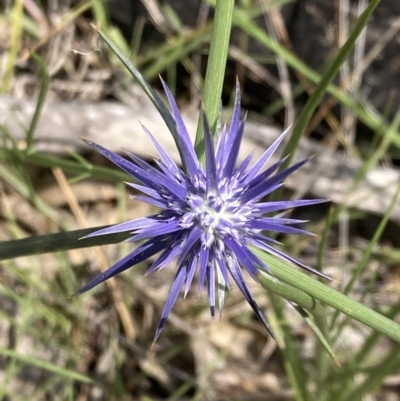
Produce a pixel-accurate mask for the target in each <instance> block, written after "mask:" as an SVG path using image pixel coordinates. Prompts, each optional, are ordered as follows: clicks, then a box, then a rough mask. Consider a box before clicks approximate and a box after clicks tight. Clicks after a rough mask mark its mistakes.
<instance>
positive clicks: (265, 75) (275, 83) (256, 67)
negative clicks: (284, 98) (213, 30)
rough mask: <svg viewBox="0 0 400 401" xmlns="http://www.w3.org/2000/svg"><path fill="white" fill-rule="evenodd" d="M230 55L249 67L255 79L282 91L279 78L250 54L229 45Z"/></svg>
mask: <svg viewBox="0 0 400 401" xmlns="http://www.w3.org/2000/svg"><path fill="white" fill-rule="evenodd" d="M229 55H230V56H231V57H232V58H234V59H236V60H240V62H241V63H242V65H243V66H244V67H246V68H247V70H248V71H249V73H250V74H249V75H250V76H251V77H252V79H254V81H256V82H261V83H263V82H264V83H265V82H266V83H267V84H268V85H269V86H271V88H273V89H275V90H276V91H277V92H278V93H281V85H280V82H279V80H278V79H276V77H275V76H274V75H273V74H271V73H270V72H269V71H268V70H267V69H266V68H265V67H263V66H262V65H261V64H260V63H259V62H257V61H254V60H253V59H252V58H251V57H250V56H249V55H247V54H246V53H244V52H243V51H242V50H240V49H239V48H238V47H236V46H233V45H232V46H229Z"/></svg>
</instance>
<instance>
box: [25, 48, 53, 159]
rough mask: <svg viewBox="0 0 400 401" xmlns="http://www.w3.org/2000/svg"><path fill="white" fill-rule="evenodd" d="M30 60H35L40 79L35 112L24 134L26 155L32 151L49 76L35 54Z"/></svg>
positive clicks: (42, 61) (39, 58)
mask: <svg viewBox="0 0 400 401" xmlns="http://www.w3.org/2000/svg"><path fill="white" fill-rule="evenodd" d="M31 56H32V58H33V59H34V60H35V62H36V64H37V65H38V66H39V70H40V77H41V84H40V91H39V96H38V100H37V103H36V107H35V112H34V114H33V117H32V120H31V123H30V125H29V128H28V131H27V133H26V149H25V151H26V153H30V152H31V150H32V144H33V135H34V133H35V130H36V127H37V123H38V121H39V117H40V113H41V112H42V109H43V105H44V102H45V100H46V94H47V90H48V88H49V82H50V78H49V74H48V72H47V67H46V64H45V62H44V60H43V59H42V58H41V57H40V56H38V55H37V54H36V53H32V55H31Z"/></svg>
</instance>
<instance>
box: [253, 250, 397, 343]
mask: <svg viewBox="0 0 400 401" xmlns="http://www.w3.org/2000/svg"><path fill="white" fill-rule="evenodd" d="M252 250H253V252H254V253H255V254H256V256H257V257H259V258H260V259H261V260H262V261H263V262H264V263H265V264H266V265H267V266H268V267H269V269H270V270H271V273H272V275H273V276H274V277H276V278H277V279H279V280H281V281H283V282H285V283H287V284H289V285H291V286H293V287H295V288H297V289H299V290H301V291H304V292H305V293H307V294H308V295H310V296H312V297H313V298H315V299H317V300H319V301H321V302H323V303H325V304H327V305H329V306H331V307H332V308H334V309H336V310H338V311H340V312H342V313H344V314H346V315H347V316H350V317H352V318H353V319H356V320H358V321H359V322H361V323H364V324H366V325H367V326H369V327H371V328H372V329H374V330H377V331H379V332H381V333H383V334H385V335H386V336H388V337H389V338H391V339H392V340H394V341H397V342H400V325H399V324H397V323H396V322H393V321H391V320H390V319H388V318H387V317H385V316H383V315H381V314H379V313H378V312H375V311H374V310H372V309H370V308H368V307H366V306H364V305H362V304H360V303H359V302H356V301H353V300H352V299H350V298H349V297H347V296H346V295H343V294H341V293H340V292H338V291H336V290H334V289H332V288H330V287H328V286H327V285H325V284H322V283H320V282H319V281H317V280H315V279H312V278H311V277H308V276H307V275H306V274H304V273H302V272H300V271H298V270H297V269H296V268H294V267H291V266H289V265H288V264H287V263H285V262H284V261H282V260H280V259H277V258H275V257H273V256H271V255H267V254H266V253H264V252H262V251H260V250H259V249H256V248H252ZM261 284H262V283H261Z"/></svg>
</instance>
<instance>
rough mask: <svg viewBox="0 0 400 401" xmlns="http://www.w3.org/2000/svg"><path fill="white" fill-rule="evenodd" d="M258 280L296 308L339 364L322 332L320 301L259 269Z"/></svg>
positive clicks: (322, 312)
mask: <svg viewBox="0 0 400 401" xmlns="http://www.w3.org/2000/svg"><path fill="white" fill-rule="evenodd" d="M259 280H260V282H261V285H262V286H263V287H264V288H265V289H267V290H268V291H269V292H272V293H274V294H276V295H279V296H281V297H283V298H285V299H286V300H288V301H289V302H290V303H291V304H292V305H293V306H294V307H295V308H296V310H297V311H298V312H299V313H300V314H301V315H302V316H303V317H304V318H305V320H306V322H307V324H308V325H309V326H310V328H311V330H312V331H313V332H314V333H315V335H316V336H317V338H318V339H319V340H320V341H321V344H322V346H323V347H324V348H325V350H326V351H327V353H328V354H329V355H330V356H331V357H332V359H333V360H334V361H335V363H336V364H337V365H339V362H338V359H337V357H336V355H335V353H334V351H333V349H332V347H331V346H330V345H329V340H328V339H327V336H326V334H324V331H325V327H326V313H325V310H324V308H323V306H322V305H321V303H320V302H318V301H316V300H315V299H314V298H313V297H311V296H310V295H308V294H306V293H305V292H303V291H300V290H298V289H297V288H294V287H292V286H290V285H288V284H285V283H282V282H280V281H279V280H277V279H276V278H275V277H273V276H271V275H269V274H267V273H266V272H264V271H260V276H259ZM310 315H312V316H313V318H311V317H310Z"/></svg>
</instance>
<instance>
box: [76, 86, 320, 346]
mask: <svg viewBox="0 0 400 401" xmlns="http://www.w3.org/2000/svg"><path fill="white" fill-rule="evenodd" d="M163 85H164V90H165V92H166V95H167V97H168V101H169V104H170V108H171V111H172V116H173V118H174V121H175V124H176V131H177V134H178V135H177V136H176V138H175V141H176V144H177V147H178V150H179V152H180V154H181V158H182V165H183V167H184V170H182V169H180V168H179V167H178V166H177V165H176V163H175V162H174V161H173V160H172V159H171V157H170V156H169V155H168V154H167V153H166V152H165V150H164V149H163V148H162V147H161V145H160V144H159V143H158V142H157V141H156V139H155V138H154V137H153V135H152V134H151V133H150V132H149V131H148V130H147V129H146V128H145V127H143V128H144V131H145V133H146V134H147V136H148V137H149V138H150V139H151V141H152V142H153V144H154V146H155V148H156V149H157V151H158V153H159V159H157V160H155V163H156V164H157V166H158V169H157V168H155V167H153V166H151V165H150V164H148V163H147V162H146V161H144V160H142V159H140V158H139V157H137V156H135V155H134V154H131V153H128V156H129V158H130V159H131V160H130V161H129V160H127V159H126V158H123V157H121V156H119V155H117V154H116V153H113V152H111V151H109V150H107V149H105V148H103V147H102V146H100V145H97V144H95V143H93V142H89V141H86V142H87V143H88V144H89V145H90V146H92V147H93V148H94V149H95V150H97V151H98V152H100V153H101V154H102V155H103V156H105V157H106V158H108V159H109V160H111V161H112V162H113V163H114V164H116V165H117V166H118V167H120V168H121V169H122V170H124V171H125V172H127V173H128V174H130V175H131V176H132V177H133V178H134V179H135V183H128V185H129V186H131V187H132V188H134V189H136V190H139V191H140V192H142V193H143V195H139V196H135V198H137V199H139V200H141V201H143V202H146V203H149V204H150V205H154V206H157V207H159V208H160V209H161V211H160V212H159V213H156V214H154V215H152V216H148V217H144V218H139V219H135V220H132V221H127V222H124V223H121V224H117V225H114V226H111V227H109V228H106V229H103V230H100V231H96V232H94V233H92V234H90V235H89V236H90V237H94V236H99V235H105V234H112V233H119V232H130V233H131V234H132V237H130V238H129V241H144V242H143V243H142V244H141V245H140V246H139V247H138V248H136V249H135V250H134V251H133V252H131V253H130V254H128V255H127V256H125V257H124V258H123V259H122V260H120V261H118V262H117V263H116V264H114V265H113V266H111V267H110V268H109V269H108V270H107V271H105V272H104V273H102V274H100V275H99V276H98V277H96V278H94V279H93V280H92V281H90V282H89V283H88V284H86V285H85V286H84V287H82V288H81V289H80V290H79V291H78V292H77V293H76V294H81V293H84V292H86V291H88V290H90V289H91V288H93V287H95V286H97V285H98V284H100V283H102V282H104V281H105V280H107V279H109V278H111V277H113V276H115V275H117V274H119V273H121V272H123V271H124V270H126V269H129V268H130V267H132V266H134V265H136V264H138V263H140V262H142V261H144V260H145V259H148V258H150V257H151V256H153V255H155V254H157V253H159V252H161V253H160V255H159V256H158V257H157V259H156V261H155V262H154V263H153V264H152V265H151V266H150V268H149V269H148V271H147V273H151V272H153V271H156V270H162V269H163V268H164V267H166V266H167V265H168V264H169V263H170V262H172V261H173V260H174V259H176V262H177V270H176V274H175V279H174V281H173V282H172V285H171V289H170V291H169V295H168V297H167V300H166V303H165V306H164V309H163V311H162V314H161V319H160V322H159V324H158V327H157V330H156V333H155V338H154V341H156V340H157V338H158V336H159V335H160V332H161V330H162V328H163V326H164V324H165V322H166V320H167V318H168V315H169V313H170V311H171V309H172V307H173V305H174V303H175V302H176V299H177V297H178V295H179V293H180V291H181V289H182V288H183V289H184V295H185V296H186V294H187V293H188V291H189V289H190V287H191V284H192V282H193V277H194V275H195V273H196V271H197V272H198V273H197V274H198V286H199V291H201V290H202V288H203V286H204V284H205V285H206V286H207V291H208V301H209V305H210V310H211V315H212V317H213V318H214V317H215V305H216V298H217V300H218V307H219V310H220V311H221V312H222V309H223V305H224V297H225V293H226V291H227V290H228V289H229V285H230V281H231V280H232V279H233V281H234V282H235V283H236V285H237V286H238V287H239V289H240V291H241V292H242V294H243V295H244V297H245V298H246V300H247V302H248V303H249V304H250V306H251V307H252V309H253V310H254V312H255V314H256V315H257V317H258V319H259V320H260V321H261V322H262V323H263V325H264V326H265V328H266V329H267V330H268V332H269V333H270V334H271V336H272V337H274V338H275V336H274V334H273V332H272V330H271V328H270V326H269V324H268V322H267V320H266V319H265V317H264V315H263V313H262V312H261V310H260V308H259V307H258V305H257V303H256V302H255V300H254V298H253V296H252V295H251V293H250V291H249V288H248V286H247V284H246V282H245V279H244V276H243V272H242V269H244V270H246V271H247V272H248V273H249V274H250V276H251V277H252V278H253V279H254V280H257V276H258V274H259V269H261V270H264V271H267V272H268V271H269V270H268V266H266V265H265V263H264V262H262V261H261V260H260V259H259V258H258V257H256V256H255V255H254V253H252V252H251V250H250V247H258V248H260V249H262V250H263V251H265V252H268V253H270V254H271V255H275V256H277V257H280V258H282V259H284V260H286V261H288V262H291V263H293V264H295V265H297V266H299V267H301V268H303V269H306V270H308V271H311V272H313V273H315V274H318V275H319V276H322V277H325V278H327V276H325V275H324V274H322V273H320V272H318V271H316V270H314V269H312V268H311V267H308V266H306V265H304V264H302V263H300V262H298V261H296V260H294V259H292V258H291V257H290V256H288V255H285V254H284V253H282V252H281V251H279V250H278V249H276V248H274V247H273V246H272V245H276V241H275V240H273V239H271V238H268V237H266V236H264V235H263V234H262V233H263V231H270V232H274V233H285V234H309V233H308V232H307V231H304V230H302V229H300V228H297V227H295V226H296V225H297V224H299V223H302V222H303V221H302V220H296V219H291V218H284V217H282V213H281V214H280V215H277V216H271V213H273V212H282V211H285V210H288V209H292V208H294V207H298V206H306V205H315V204H317V203H321V202H324V200H320V199H316V200H294V201H278V202H263V201H262V199H263V198H264V197H266V196H267V195H269V194H270V193H271V192H273V191H275V190H276V189H278V188H280V187H281V186H282V185H283V181H284V180H285V178H286V177H288V176H289V175H290V174H291V173H292V172H294V171H295V170H297V169H298V168H300V167H301V166H302V165H303V164H304V163H306V162H307V160H304V161H301V162H299V163H296V164H294V165H293V166H291V167H289V168H287V169H286V170H284V171H281V172H276V171H277V170H278V168H279V166H280V165H281V164H282V163H283V162H284V159H282V160H280V161H278V162H277V163H275V164H273V165H272V166H270V167H268V168H267V169H264V166H265V165H266V164H267V163H268V161H269V160H270V158H271V156H272V155H273V153H274V152H275V151H276V149H277V148H278V146H279V145H280V143H281V142H282V140H283V139H284V138H285V135H286V134H287V132H288V130H286V131H285V132H284V133H283V134H282V135H280V136H279V138H278V139H276V141H275V142H274V143H273V144H272V145H271V146H270V147H269V148H268V149H267V150H266V151H265V152H264V154H263V155H262V156H261V157H260V159H259V160H257V161H256V162H255V163H254V164H252V165H251V166H250V162H251V158H252V155H249V156H248V157H247V158H246V159H245V160H244V161H243V162H242V163H241V164H240V165H238V166H236V165H237V159H238V153H239V147H240V144H241V141H242V137H243V131H244V128H245V119H241V118H240V91H239V87H238V85H237V90H236V100H235V105H234V110H233V116H232V120H231V122H230V125H229V129H228V128H227V127H226V126H225V127H223V128H222V130H221V132H219V133H218V136H217V138H216V139H214V138H213V137H212V136H211V132H210V127H209V125H208V122H207V118H206V116H205V115H204V114H203V115H202V118H203V126H204V142H205V143H204V145H205V166H204V168H203V166H202V165H201V164H200V162H199V160H198V158H197V156H196V153H195V149H194V146H193V144H192V142H191V140H190V137H189V134H188V131H187V129H186V127H185V124H184V122H183V119H182V116H181V114H180V112H179V110H178V107H177V105H176V102H175V100H174V98H173V96H172V94H171V92H170V91H169V89H168V87H167V86H166V84H165V83H164V82H163Z"/></svg>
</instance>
